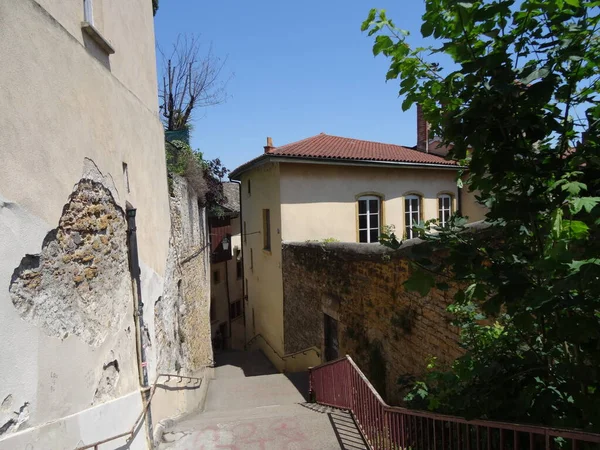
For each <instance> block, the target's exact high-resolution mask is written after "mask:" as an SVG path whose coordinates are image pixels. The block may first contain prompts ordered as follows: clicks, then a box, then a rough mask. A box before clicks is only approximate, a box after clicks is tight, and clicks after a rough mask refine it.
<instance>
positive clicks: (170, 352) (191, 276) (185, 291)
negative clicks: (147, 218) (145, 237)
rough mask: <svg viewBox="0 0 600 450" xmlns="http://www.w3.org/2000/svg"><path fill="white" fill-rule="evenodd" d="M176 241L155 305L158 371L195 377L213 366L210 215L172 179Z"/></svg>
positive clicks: (173, 236)
mask: <svg viewBox="0 0 600 450" xmlns="http://www.w3.org/2000/svg"><path fill="white" fill-rule="evenodd" d="M170 207H171V236H170V238H169V254H168V257H167V268H166V271H165V287H164V291H163V295H162V296H161V297H160V298H159V299H158V300H157V301H156V303H155V306H154V322H155V329H156V341H157V344H158V346H157V352H158V362H157V364H158V370H159V371H171V372H172V371H175V372H180V373H183V374H190V373H193V372H195V371H196V370H198V369H200V368H201V367H203V366H206V365H209V364H211V363H212V345H211V339H210V281H209V278H208V276H209V270H208V267H209V260H208V242H209V239H208V235H207V229H206V218H205V214H206V213H205V210H204V208H202V207H200V206H199V204H198V198H197V195H196V194H195V192H194V190H193V189H192V188H191V187H190V186H189V185H188V183H187V181H186V180H185V178H182V177H179V176H177V175H173V195H172V196H171V198H170Z"/></svg>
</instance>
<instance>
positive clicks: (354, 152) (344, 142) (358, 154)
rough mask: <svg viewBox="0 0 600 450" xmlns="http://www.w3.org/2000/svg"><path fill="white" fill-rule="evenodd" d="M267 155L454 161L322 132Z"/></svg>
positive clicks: (365, 159)
mask: <svg viewBox="0 0 600 450" xmlns="http://www.w3.org/2000/svg"><path fill="white" fill-rule="evenodd" d="M267 154H268V155H273V156H295V157H302V158H319V159H320V158H326V159H342V160H359V161H389V162H406V163H416V164H444V165H449V166H452V165H456V163H455V162H454V161H448V160H446V159H444V158H442V157H440V156H437V155H433V154H431V153H424V152H420V151H418V150H413V149H411V148H407V147H402V146H401V145H394V144H383V143H381V142H371V141H362V140H360V139H351V138H345V137H339V136H330V135H328V134H325V133H321V134H318V135H316V136H312V137H309V138H306V139H302V140H301V141H298V142H292V143H291V144H286V145H282V146H281V147H274V148H272V149H271V150H269V152H268V153H267Z"/></svg>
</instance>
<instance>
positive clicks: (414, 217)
mask: <svg viewBox="0 0 600 450" xmlns="http://www.w3.org/2000/svg"><path fill="white" fill-rule="evenodd" d="M420 221H421V197H419V196H418V195H414V194H413V195H407V196H406V197H404V227H405V229H406V239H412V238H414V237H417V233H416V231H415V232H413V225H414V224H417V223H419V222H420Z"/></svg>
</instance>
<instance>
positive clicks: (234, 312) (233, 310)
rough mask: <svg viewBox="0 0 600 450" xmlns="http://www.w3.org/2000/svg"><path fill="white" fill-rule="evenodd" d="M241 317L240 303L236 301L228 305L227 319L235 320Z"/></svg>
mask: <svg viewBox="0 0 600 450" xmlns="http://www.w3.org/2000/svg"><path fill="white" fill-rule="evenodd" d="M241 315H242V301H241V300H237V301H235V302H233V303H231V304H230V305H229V319H231V320H233V319H237V318H238V317H240V316H241Z"/></svg>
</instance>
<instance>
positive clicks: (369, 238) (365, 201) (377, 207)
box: [358, 195, 381, 243]
mask: <svg viewBox="0 0 600 450" xmlns="http://www.w3.org/2000/svg"><path fill="white" fill-rule="evenodd" d="M380 219H381V201H380V200H379V197H375V196H371V195H369V196H365V197H360V198H359V199H358V242H367V243H368V242H379V232H380V230H381V220H380Z"/></svg>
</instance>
